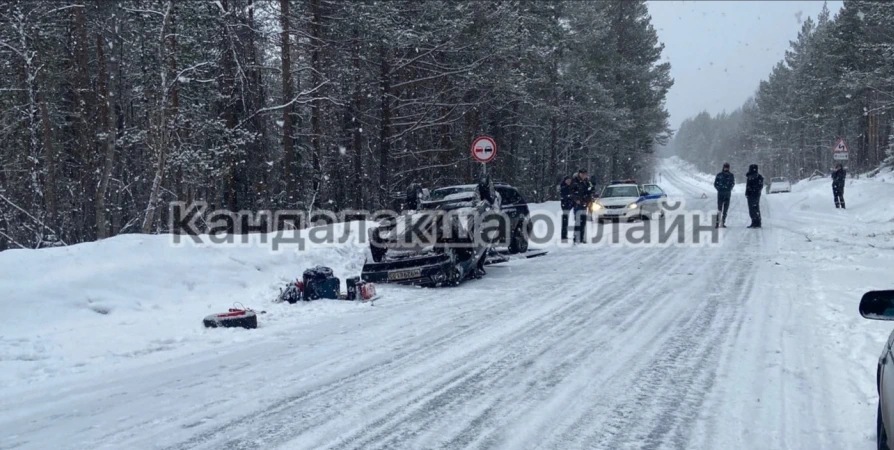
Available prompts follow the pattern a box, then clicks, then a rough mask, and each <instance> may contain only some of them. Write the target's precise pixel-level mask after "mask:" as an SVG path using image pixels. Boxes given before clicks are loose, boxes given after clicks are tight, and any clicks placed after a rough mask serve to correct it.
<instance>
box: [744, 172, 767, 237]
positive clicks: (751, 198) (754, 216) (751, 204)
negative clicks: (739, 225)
mask: <svg viewBox="0 0 894 450" xmlns="http://www.w3.org/2000/svg"><path fill="white" fill-rule="evenodd" d="M763 188H764V177H763V176H762V175H761V174H760V173H758V171H757V164H752V165H750V166H748V173H747V174H745V198H746V199H748V215H750V216H751V225H749V226H748V228H760V227H761V208H760V203H761V190H762V189H763Z"/></svg>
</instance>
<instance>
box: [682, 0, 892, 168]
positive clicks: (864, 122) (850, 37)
mask: <svg viewBox="0 0 894 450" xmlns="http://www.w3.org/2000/svg"><path fill="white" fill-rule="evenodd" d="M892 113H894V2H890V1H887V2H881V1H865V0H845V1H844V5H843V7H842V9H841V10H840V11H839V12H838V13H837V14H835V15H834V16H832V15H831V14H830V12H829V9H828V7H826V6H824V8H823V10H822V12H821V13H820V14H819V15H818V17H817V18H816V19H815V20H814V19H812V18H807V20H805V21H804V22H803V23H802V24H801V29H800V32H799V33H798V36H797V39H796V40H794V41H792V42H791V47H790V48H789V50H788V51H786V54H785V58H784V59H783V60H782V61H779V62H778V63H777V64H776V66H775V67H774V68H773V70H772V72H771V73H770V74H769V76H768V78H767V79H766V80H764V81H762V82H761V83H760V86H759V87H758V88H757V92H756V93H755V94H754V96H753V98H751V99H749V100H747V101H746V102H745V104H744V105H742V107H741V108H739V109H737V110H735V111H733V112H731V113H721V114H717V115H713V116H712V115H710V114H708V113H706V112H703V113H701V114H699V115H697V116H696V117H692V118H689V119H687V120H685V121H684V122H683V123H682V125H681V126H680V128H679V130H678V131H677V132H676V134H675V136H674V139H673V141H672V143H671V145H670V146H669V147H670V151H672V152H673V153H675V154H677V155H678V156H680V157H682V158H683V159H685V160H688V161H690V162H692V163H694V164H696V165H697V167H698V168H699V169H700V170H702V171H705V172H708V173H716V172H718V171H720V166H721V165H722V164H723V163H724V162H729V163H730V164H732V166H733V172H736V173H741V174H744V172H745V169H746V167H747V166H748V164H752V163H754V164H759V165H760V166H761V171H762V173H763V174H764V176H785V177H789V178H790V179H793V180H797V179H802V178H805V177H809V176H811V175H812V174H813V173H815V171H820V172H823V173H828V172H829V171H830V168H832V167H833V165H834V164H836V163H837V162H839V161H834V160H833V157H832V147H833V146H834V145H835V144H836V143H837V141H838V139H839V138H841V139H844V142H845V144H846V145H847V146H848V149H849V152H848V160H847V161H842V162H843V163H844V165H845V167H847V168H849V169H850V170H851V172H852V173H861V172H872V171H873V170H874V169H877V168H878V167H879V166H880V165H881V164H890V163H892V156H894V136H892V134H894V117H892Z"/></svg>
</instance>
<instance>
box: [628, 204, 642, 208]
mask: <svg viewBox="0 0 894 450" xmlns="http://www.w3.org/2000/svg"><path fill="white" fill-rule="evenodd" d="M627 207H628V208H630V209H636V208H639V205H637V204H636V203H631V204H629V205H627Z"/></svg>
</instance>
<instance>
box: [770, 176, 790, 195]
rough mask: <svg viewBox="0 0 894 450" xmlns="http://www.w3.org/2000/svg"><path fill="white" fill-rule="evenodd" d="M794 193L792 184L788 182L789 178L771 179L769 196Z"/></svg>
mask: <svg viewBox="0 0 894 450" xmlns="http://www.w3.org/2000/svg"><path fill="white" fill-rule="evenodd" d="M791 191H792V182H791V181H788V178H785V177H774V178H771V179H770V185H769V186H768V187H767V193H768V194H775V193H777V192H791Z"/></svg>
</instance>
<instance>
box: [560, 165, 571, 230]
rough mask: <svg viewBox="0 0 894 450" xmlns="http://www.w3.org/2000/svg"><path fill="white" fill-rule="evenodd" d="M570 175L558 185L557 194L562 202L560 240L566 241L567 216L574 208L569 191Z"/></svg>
mask: <svg viewBox="0 0 894 450" xmlns="http://www.w3.org/2000/svg"><path fill="white" fill-rule="evenodd" d="M571 181H572V178H571V177H565V178H564V179H563V180H562V184H561V185H559V194H560V198H561V204H562V242H567V241H568V216H569V215H570V214H571V210H572V209H573V208H574V197H573V196H572V192H571Z"/></svg>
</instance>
